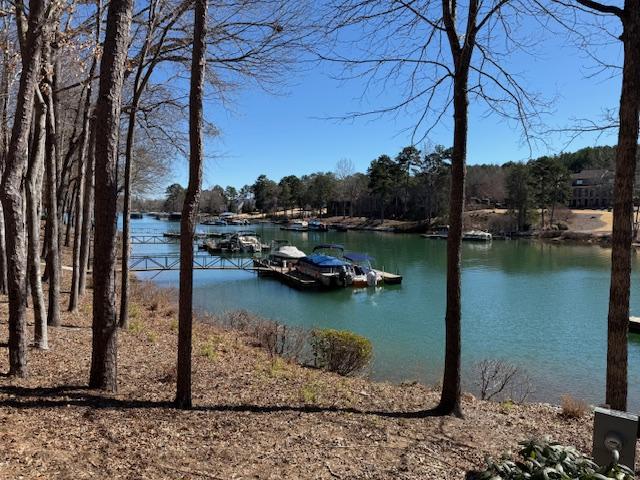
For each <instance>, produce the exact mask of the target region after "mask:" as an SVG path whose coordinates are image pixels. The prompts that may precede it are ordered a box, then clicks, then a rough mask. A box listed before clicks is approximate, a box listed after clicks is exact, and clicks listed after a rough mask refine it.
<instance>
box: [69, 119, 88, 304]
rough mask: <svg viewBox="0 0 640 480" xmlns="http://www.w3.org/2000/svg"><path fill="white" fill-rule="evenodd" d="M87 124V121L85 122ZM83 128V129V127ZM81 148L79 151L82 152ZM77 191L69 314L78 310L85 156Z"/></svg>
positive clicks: (80, 161)
mask: <svg viewBox="0 0 640 480" xmlns="http://www.w3.org/2000/svg"><path fill="white" fill-rule="evenodd" d="M87 123H88V121H87ZM83 128H84V127H83ZM82 135H83V140H82V141H83V142H84V141H88V137H89V135H88V132H87V135H86V138H85V135H84V132H83V134H82ZM84 149H85V147H84V146H83V147H82V149H81V151H82V152H84ZM78 162H79V163H78V182H77V185H78V191H77V192H76V201H75V205H74V209H75V216H74V225H73V260H72V262H73V271H72V273H71V294H70V295H69V307H68V310H69V311H70V312H74V311H75V310H76V309H77V308H78V293H79V289H78V280H79V278H78V276H79V274H80V243H81V237H82V213H83V210H82V201H83V200H84V182H85V175H86V156H84V158H83V155H82V154H81V155H80V158H79V159H78Z"/></svg>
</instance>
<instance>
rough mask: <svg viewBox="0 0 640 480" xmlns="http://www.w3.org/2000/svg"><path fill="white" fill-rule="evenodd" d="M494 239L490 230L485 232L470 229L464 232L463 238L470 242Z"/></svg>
mask: <svg viewBox="0 0 640 480" xmlns="http://www.w3.org/2000/svg"><path fill="white" fill-rule="evenodd" d="M492 239H493V237H492V236H491V234H490V233H489V232H483V231H482V230H469V231H468V232H464V233H463V234H462V240H467V241H470V242H490V241H491V240H492Z"/></svg>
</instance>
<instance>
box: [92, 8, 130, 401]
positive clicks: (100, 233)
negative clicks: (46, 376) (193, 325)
mask: <svg viewBox="0 0 640 480" xmlns="http://www.w3.org/2000/svg"><path fill="white" fill-rule="evenodd" d="M132 4H133V1H132V0H112V1H111V3H109V10H108V13H107V29H106V34H105V40H104V51H103V54H102V60H101V62H100V87H99V91H98V103H97V105H96V146H95V148H96V153H95V205H94V217H95V224H96V225H95V239H94V249H95V251H96V252H98V255H94V256H93V342H92V351H91V373H90V376H89V386H90V387H92V388H100V389H104V390H109V391H116V390H117V358H118V344H117V342H118V325H117V319H116V305H115V277H114V275H113V272H114V269H115V264H116V242H117V236H116V233H117V230H116V220H117V200H118V184H117V178H116V175H117V159H118V132H119V126H120V111H121V102H122V84H123V82H124V73H125V62H126V60H127V47H128V41H129V28H130V26H131V10H132V6H133V5H132Z"/></svg>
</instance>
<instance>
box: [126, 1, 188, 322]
mask: <svg viewBox="0 0 640 480" xmlns="http://www.w3.org/2000/svg"><path fill="white" fill-rule="evenodd" d="M190 5H191V2H190V1H187V0H183V1H182V2H181V3H180V4H179V5H178V6H177V8H176V7H175V6H174V5H172V4H170V3H169V2H161V1H159V0H152V1H151V2H150V3H149V8H148V18H147V22H146V29H145V35H144V40H143V43H142V47H141V49H140V52H139V54H138V58H137V59H136V61H137V63H138V65H137V68H136V74H135V78H134V81H133V94H132V99H131V104H130V105H129V115H128V127H127V140H126V150H125V168H124V205H123V209H122V273H121V282H120V284H121V288H120V327H122V328H126V327H127V325H128V323H129V250H130V245H129V243H130V238H129V237H130V233H129V222H130V218H129V217H130V210H131V169H132V163H133V149H134V142H135V129H136V116H137V114H138V109H139V107H140V100H141V98H142V94H143V93H144V91H145V89H146V87H147V84H148V83H149V79H150V78H151V75H152V74H153V71H154V69H155V67H156V66H157V65H158V64H159V63H160V62H161V61H162V60H163V57H162V53H163V52H164V43H165V41H166V39H167V35H168V34H169V33H170V32H171V29H172V28H173V26H174V25H175V23H176V22H177V21H178V20H179V19H180V17H181V16H182V15H183V14H184V13H185V11H186V10H187V7H188V6H190ZM163 7H164V8H163ZM152 49H153V50H152ZM149 56H150V57H151V58H148V57H149Z"/></svg>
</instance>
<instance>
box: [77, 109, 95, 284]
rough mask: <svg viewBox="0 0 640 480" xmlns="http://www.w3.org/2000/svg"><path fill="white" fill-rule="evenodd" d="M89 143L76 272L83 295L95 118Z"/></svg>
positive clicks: (90, 211)
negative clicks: (78, 267)
mask: <svg viewBox="0 0 640 480" xmlns="http://www.w3.org/2000/svg"><path fill="white" fill-rule="evenodd" d="M88 127H89V144H88V145H87V147H86V148H87V157H86V158H87V172H86V175H85V177H84V199H83V202H82V242H81V245H80V269H79V273H78V277H79V278H78V295H79V296H83V295H84V294H85V291H86V288H87V269H88V267H89V250H90V248H91V231H92V226H93V191H94V181H95V177H94V165H95V142H96V138H95V132H96V126H95V119H93V118H92V119H90V120H89V125H88Z"/></svg>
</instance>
